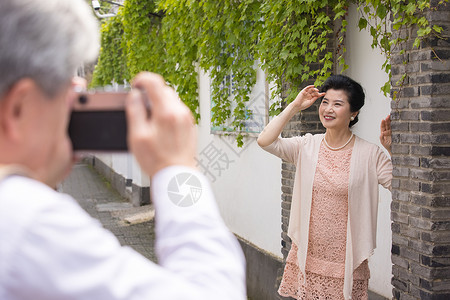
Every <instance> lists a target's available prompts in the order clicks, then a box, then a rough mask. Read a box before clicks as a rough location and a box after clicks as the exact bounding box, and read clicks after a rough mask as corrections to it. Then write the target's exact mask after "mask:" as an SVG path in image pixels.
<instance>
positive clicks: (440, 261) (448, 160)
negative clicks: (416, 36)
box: [391, 5, 450, 300]
mask: <svg viewBox="0 0 450 300" xmlns="http://www.w3.org/2000/svg"><path fill="white" fill-rule="evenodd" d="M426 16H427V18H428V20H430V22H431V23H432V24H437V25H440V26H442V27H443V28H444V33H443V36H444V39H437V38H433V39H430V40H427V41H424V42H423V43H422V45H421V47H420V48H419V49H417V48H414V49H413V48H412V47H411V43H408V45H407V46H406V48H405V50H406V53H405V54H403V55H396V56H394V57H393V59H392V60H391V63H392V72H393V78H392V83H395V82H396V81H397V80H398V79H399V78H400V77H401V76H402V75H403V74H404V73H405V72H406V74H407V79H406V81H405V86H404V87H403V89H401V90H400V93H399V99H398V100H397V101H395V102H392V114H391V116H392V121H393V122H392V130H393V132H392V139H393V145H392V152H393V156H392V162H393V165H394V170H393V175H394V179H393V182H392V198H393V202H392V205H391V219H392V263H393V268H392V273H393V277H392V285H393V298H394V299H402V300H403V299H405V300H406V299H407V300H410V299H411V300H412V299H450V157H449V156H450V39H449V36H450V34H449V28H450V5H447V6H446V7H440V8H439V10H437V11H429V12H427V14H426ZM436 54H437V55H438V56H439V59H437V58H436ZM403 60H406V62H407V63H406V64H403Z"/></svg>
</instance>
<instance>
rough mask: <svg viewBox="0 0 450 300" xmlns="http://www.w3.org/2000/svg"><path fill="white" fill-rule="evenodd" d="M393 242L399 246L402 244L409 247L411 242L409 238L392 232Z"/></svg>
mask: <svg viewBox="0 0 450 300" xmlns="http://www.w3.org/2000/svg"><path fill="white" fill-rule="evenodd" d="M392 243H393V244H396V245H397V246H399V247H400V246H403V247H407V246H408V243H409V239H408V238H407V237H404V236H402V235H398V234H392Z"/></svg>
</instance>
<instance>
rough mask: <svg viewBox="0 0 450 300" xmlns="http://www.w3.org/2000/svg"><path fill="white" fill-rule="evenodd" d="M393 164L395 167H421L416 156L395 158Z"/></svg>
mask: <svg viewBox="0 0 450 300" xmlns="http://www.w3.org/2000/svg"><path fill="white" fill-rule="evenodd" d="M392 164H393V165H394V166H397V165H398V166H411V167H419V166H420V158H419V157H415V156H393V157H392Z"/></svg>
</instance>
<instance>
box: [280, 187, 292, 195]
mask: <svg viewBox="0 0 450 300" xmlns="http://www.w3.org/2000/svg"><path fill="white" fill-rule="evenodd" d="M281 191H282V192H283V193H287V194H290V195H292V187H287V186H282V187H281Z"/></svg>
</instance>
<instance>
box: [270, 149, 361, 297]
mask: <svg viewBox="0 0 450 300" xmlns="http://www.w3.org/2000/svg"><path fill="white" fill-rule="evenodd" d="M351 155H352V148H349V149H344V150H340V151H332V150H330V149H328V148H327V147H326V146H324V145H323V143H322V145H321V147H320V151H319V160H318V163H317V168H316V174H315V177H314V184H313V194H312V205H311V219H310V227H309V241H308V252H307V259H306V281H305V280H304V277H303V274H302V272H301V271H300V269H299V266H298V260H297V250H298V246H297V245H295V244H294V243H292V246H291V250H290V251H289V254H288V257H287V259H286V266H285V269H284V274H283V278H282V280H281V284H280V287H279V290H278V293H279V294H280V295H282V296H284V297H293V298H295V299H307V300H313V299H320V300H322V299H333V300H335V299H344V294H343V288H344V270H345V248H346V237H347V216H348V178H349V172H350V159H351ZM369 277H370V272H369V267H368V264H367V261H364V262H363V263H362V264H361V265H360V266H359V267H358V268H357V269H356V270H355V271H354V273H353V290H352V299H368V295H367V290H368V282H369Z"/></svg>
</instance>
